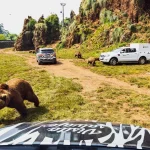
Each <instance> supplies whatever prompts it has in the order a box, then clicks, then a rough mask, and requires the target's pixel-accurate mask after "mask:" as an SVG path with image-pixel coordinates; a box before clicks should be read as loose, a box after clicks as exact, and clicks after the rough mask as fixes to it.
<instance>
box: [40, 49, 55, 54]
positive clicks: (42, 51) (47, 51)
mask: <svg viewBox="0 0 150 150" xmlns="http://www.w3.org/2000/svg"><path fill="white" fill-rule="evenodd" d="M53 52H54V50H52V49H49V50H41V53H53Z"/></svg>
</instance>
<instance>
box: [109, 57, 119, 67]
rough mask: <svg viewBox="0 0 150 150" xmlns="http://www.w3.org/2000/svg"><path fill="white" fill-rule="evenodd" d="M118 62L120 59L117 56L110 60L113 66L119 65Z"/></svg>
mask: <svg viewBox="0 0 150 150" xmlns="http://www.w3.org/2000/svg"><path fill="white" fill-rule="evenodd" d="M117 63H118V60H117V59H116V58H111V60H110V61H109V64H110V65H112V66H115V65H117Z"/></svg>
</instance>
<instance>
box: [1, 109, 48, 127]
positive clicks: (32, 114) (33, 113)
mask: <svg viewBox="0 0 150 150" xmlns="http://www.w3.org/2000/svg"><path fill="white" fill-rule="evenodd" d="M48 111H49V110H48V109H47V108H45V107H44V106H40V107H37V108H28V109H27V117H21V116H19V117H16V118H15V119H2V120H0V124H3V125H10V124H16V123H20V122H32V121H34V120H38V118H39V117H40V116H41V115H43V114H45V113H48Z"/></svg>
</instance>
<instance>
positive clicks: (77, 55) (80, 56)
mask: <svg viewBox="0 0 150 150" xmlns="http://www.w3.org/2000/svg"><path fill="white" fill-rule="evenodd" d="M74 56H75V57H77V58H82V54H81V53H80V52H76V53H75V55H74Z"/></svg>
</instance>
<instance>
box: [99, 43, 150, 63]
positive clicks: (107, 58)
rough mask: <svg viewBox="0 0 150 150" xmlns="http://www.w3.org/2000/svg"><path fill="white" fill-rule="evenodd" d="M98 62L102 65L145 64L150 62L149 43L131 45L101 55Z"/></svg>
mask: <svg viewBox="0 0 150 150" xmlns="http://www.w3.org/2000/svg"><path fill="white" fill-rule="evenodd" d="M99 60H100V61H101V62H103V63H109V64H110V65H116V64H117V63H123V62H124V63H127V62H131V63H132V62H137V63H139V64H142V65H143V64H145V63H146V62H147V61H148V60H150V43H131V44H130V47H120V48H118V49H115V50H113V51H111V52H106V53H101V55H100V57H99Z"/></svg>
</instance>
